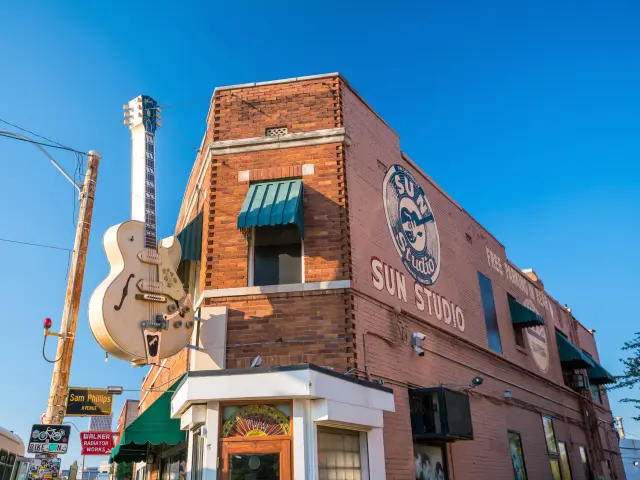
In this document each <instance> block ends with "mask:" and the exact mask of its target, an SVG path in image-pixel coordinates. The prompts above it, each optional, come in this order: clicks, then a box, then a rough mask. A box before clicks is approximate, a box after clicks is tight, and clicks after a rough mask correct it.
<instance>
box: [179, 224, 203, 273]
mask: <svg viewBox="0 0 640 480" xmlns="http://www.w3.org/2000/svg"><path fill="white" fill-rule="evenodd" d="M176 237H177V238H178V240H179V241H180V246H181V247H182V257H181V258H180V260H182V261H184V260H192V261H194V262H198V261H200V258H201V256H202V212H200V213H199V214H198V215H196V217H195V218H194V219H193V220H191V221H190V222H189V223H188V224H187V226H186V227H184V228H183V229H182V230H181V231H180V233H179V234H178V235H176Z"/></svg>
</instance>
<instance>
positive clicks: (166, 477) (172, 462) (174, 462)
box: [162, 450, 187, 480]
mask: <svg viewBox="0 0 640 480" xmlns="http://www.w3.org/2000/svg"><path fill="white" fill-rule="evenodd" d="M186 466H187V450H182V451H180V452H178V453H175V454H174V455H171V456H170V457H166V458H163V459H162V480H185V479H186V478H187V477H186V472H187V469H186Z"/></svg>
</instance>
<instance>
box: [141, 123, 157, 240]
mask: <svg viewBox="0 0 640 480" xmlns="http://www.w3.org/2000/svg"><path fill="white" fill-rule="evenodd" d="M144 135H145V142H144V148H145V166H146V168H145V200H144V246H145V248H153V249H157V248H158V236H157V233H156V155H155V134H154V133H151V132H148V131H145V134H144Z"/></svg>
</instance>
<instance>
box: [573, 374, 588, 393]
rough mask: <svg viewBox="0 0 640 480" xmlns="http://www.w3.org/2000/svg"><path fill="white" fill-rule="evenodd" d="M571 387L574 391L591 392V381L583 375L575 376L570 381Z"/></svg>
mask: <svg viewBox="0 0 640 480" xmlns="http://www.w3.org/2000/svg"><path fill="white" fill-rule="evenodd" d="M569 386H570V387H571V388H573V389H574V390H589V379H588V378H587V376H586V375H583V374H581V373H576V374H573V375H571V377H570V379H569Z"/></svg>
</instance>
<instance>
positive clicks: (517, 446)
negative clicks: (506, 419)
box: [509, 431, 527, 480]
mask: <svg viewBox="0 0 640 480" xmlns="http://www.w3.org/2000/svg"><path fill="white" fill-rule="evenodd" d="M509 452H510V453H511V464H512V465H513V478H514V480H527V467H526V465H525V463H524V451H523V449H522V438H521V437H520V434H519V433H518V432H511V431H509Z"/></svg>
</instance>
